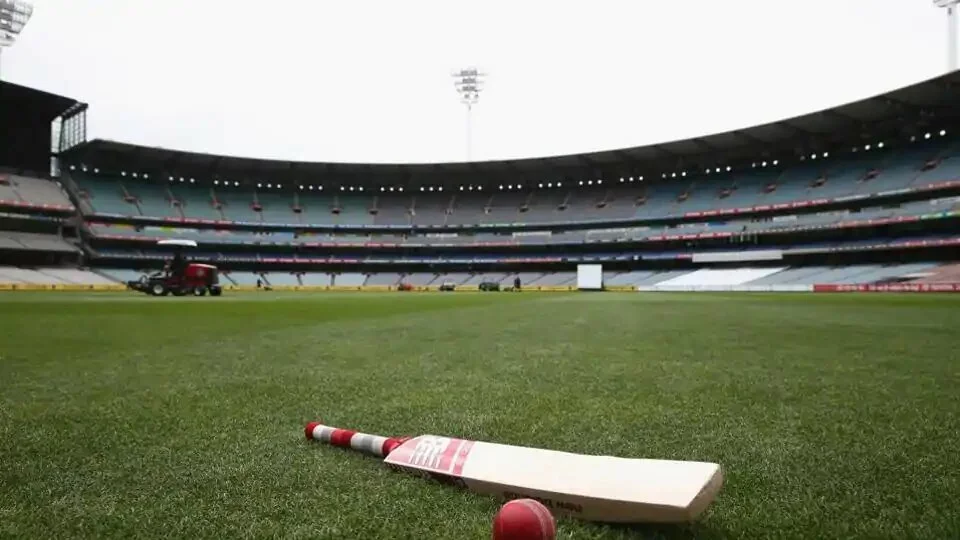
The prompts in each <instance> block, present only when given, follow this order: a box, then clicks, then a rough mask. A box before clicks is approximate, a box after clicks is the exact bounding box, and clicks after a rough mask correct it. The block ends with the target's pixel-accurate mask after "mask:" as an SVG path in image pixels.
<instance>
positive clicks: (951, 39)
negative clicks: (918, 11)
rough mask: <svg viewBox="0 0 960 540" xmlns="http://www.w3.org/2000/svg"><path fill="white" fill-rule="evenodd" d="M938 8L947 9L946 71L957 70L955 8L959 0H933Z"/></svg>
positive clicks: (958, 4) (959, 3)
mask: <svg viewBox="0 0 960 540" xmlns="http://www.w3.org/2000/svg"><path fill="white" fill-rule="evenodd" d="M933 3H934V4H936V6H937V7H939V8H946V9H947V71H948V72H953V71H956V70H957V9H958V6H960V0H933Z"/></svg>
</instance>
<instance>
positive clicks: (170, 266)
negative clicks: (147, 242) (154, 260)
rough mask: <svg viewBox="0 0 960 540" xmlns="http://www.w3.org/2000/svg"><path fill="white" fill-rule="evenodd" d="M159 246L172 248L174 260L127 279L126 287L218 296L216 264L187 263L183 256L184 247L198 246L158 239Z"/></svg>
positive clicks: (155, 293) (159, 292) (155, 292)
mask: <svg viewBox="0 0 960 540" xmlns="http://www.w3.org/2000/svg"><path fill="white" fill-rule="evenodd" d="M157 245H159V246H172V247H174V248H175V251H174V256H173V260H171V261H169V262H168V263H167V264H166V265H165V266H164V269H163V270H161V271H159V272H154V273H153V274H150V275H143V276H140V279H138V280H132V281H128V282H127V288H128V289H132V290H135V291H139V292H142V293H146V294H150V295H153V296H166V295H168V294H173V295H174V296H185V295H188V294H192V295H194V296H203V295H205V294H207V293H210V296H220V295H221V294H223V289H222V288H221V287H220V272H219V271H218V270H217V267H216V266H213V265H210V264H201V263H195V262H187V261H186V260H185V259H184V258H183V252H182V251H183V250H182V248H184V247H197V243H196V242H194V241H193V240H160V241H159V242H157Z"/></svg>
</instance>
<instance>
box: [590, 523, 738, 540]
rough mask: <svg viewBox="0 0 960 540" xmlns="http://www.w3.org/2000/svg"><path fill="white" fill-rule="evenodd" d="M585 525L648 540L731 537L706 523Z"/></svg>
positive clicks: (608, 533) (604, 535) (603, 534)
mask: <svg viewBox="0 0 960 540" xmlns="http://www.w3.org/2000/svg"><path fill="white" fill-rule="evenodd" d="M583 526H584V527H586V528H588V529H591V530H594V531H596V532H597V533H600V534H601V536H603V537H607V536H608V535H609V536H611V537H614V538H643V539H646V540H693V539H696V540H719V539H721V538H729V537H730V536H729V535H728V534H725V533H724V532H723V531H720V530H718V529H715V528H713V527H710V526H709V525H706V524H704V523H699V522H698V523H689V524H676V525H673V524H657V525H653V524H630V525H626V524H624V525H621V524H614V523H609V524H598V523H590V524H584V525H583Z"/></svg>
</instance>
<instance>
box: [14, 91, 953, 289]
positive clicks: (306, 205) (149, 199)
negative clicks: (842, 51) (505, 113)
mask: <svg viewBox="0 0 960 540" xmlns="http://www.w3.org/2000/svg"><path fill="white" fill-rule="evenodd" d="M954 79H956V80H954ZM956 83H960V77H958V76H957V75H955V74H954V75H950V76H946V79H943V78H941V79H939V80H937V81H933V82H927V83H920V84H919V85H915V88H914V87H909V88H907V89H901V90H898V91H895V92H892V93H890V94H889V95H890V96H893V97H892V98H891V99H893V98H895V99H897V100H898V102H900V103H905V104H908V105H905V106H906V107H907V109H905V110H902V111H900V113H898V116H897V117H896V118H894V119H891V117H890V116H889V114H890V113H889V112H888V111H885V110H883V109H882V108H878V107H876V103H874V102H873V101H871V100H865V101H863V102H860V103H859V104H854V105H850V106H843V107H840V108H836V109H835V111H840V112H839V113H838V114H835V115H818V114H816V113H815V114H813V115H808V116H805V117H798V118H794V119H787V120H783V121H781V122H778V123H774V124H771V125H767V126H757V127H755V128H748V129H746V130H741V131H740V132H734V133H727V134H716V135H708V136H705V137H703V138H701V139H699V141H700V142H699V143H691V141H679V142H676V143H664V144H663V145H657V146H656V147H641V148H634V149H621V150H617V151H611V152H599V153H593V154H584V155H581V156H561V157H558V158H543V159H534V160H518V161H515V162H489V163H487V162H484V163H471V164H438V165H429V164H428V165H411V166H406V165H382V166H381V165H368V164H329V163H328V164H310V163H297V164H291V163H284V162H268V161H261V160H255V159H241V158H230V157H226V156H209V155H204V154H193V153H187V152H177V151H170V150H164V149H155V148H146V147H139V146H135V145H128V144H123V143H115V142H112V141H90V142H81V143H80V144H77V145H75V147H73V148H70V149H67V150H66V151H64V152H63V153H62V156H61V159H62V160H63V165H64V166H63V167H61V170H62V171H63V175H62V177H60V178H59V179H58V180H57V181H51V180H50V179H48V178H42V176H43V175H42V174H36V173H23V172H19V171H14V172H11V173H2V172H0V206H3V207H4V209H11V208H13V209H15V210H16V212H17V216H16V218H15V219H14V218H13V217H7V218H5V217H3V215H2V212H3V210H0V257H4V258H3V259H2V260H0V264H4V265H5V266H4V268H7V269H12V270H10V271H11V272H12V273H8V274H3V275H0V284H3V280H4V279H10V280H17V281H18V282H21V283H22V282H23V281H22V278H25V277H26V276H31V277H30V279H33V280H46V281H43V283H50V284H54V283H63V284H78V283H81V282H83V283H86V284H90V285H96V284H103V283H104V282H105V281H106V282H109V283H123V282H125V281H127V280H129V279H136V278H137V277H139V276H140V273H141V271H154V270H156V269H157V268H159V267H160V265H161V264H162V263H163V261H164V259H165V257H167V256H168V255H169V254H167V253H165V252H163V251H162V250H159V249H158V248H157V245H156V241H157V240H159V239H163V238H185V239H194V240H196V241H197V242H198V243H199V244H200V248H199V249H198V250H197V251H196V252H195V253H192V254H191V256H192V257H195V258H197V259H198V260H203V261H207V262H212V263H214V264H217V265H218V266H220V267H221V269H222V270H223V272H222V280H223V283H224V285H226V286H228V287H229V286H240V287H250V286H253V285H255V284H256V282H257V280H258V279H259V280H261V282H262V283H263V284H265V285H269V286H271V287H281V288H282V287H299V286H307V287H317V286H319V287H330V286H332V287H347V288H355V287H360V286H365V285H366V286H375V287H393V286H396V285H398V284H400V283H405V284H411V285H414V286H418V287H422V286H430V287H436V286H438V285H440V284H441V283H445V282H452V283H454V284H455V285H457V286H458V287H463V288H467V289H469V288H474V287H476V286H477V285H479V284H480V283H483V282H490V281H492V282H497V283H500V285H501V288H504V287H511V286H512V284H513V279H514V278H515V277H517V276H518V275H519V277H520V279H521V282H522V286H523V287H524V288H534V289H535V288H539V287H544V288H551V287H556V288H570V287H575V284H576V274H575V272H574V271H575V266H576V264H577V263H578V262H602V263H603V264H604V270H605V272H604V277H605V281H606V284H607V285H608V286H610V287H627V288H634V287H662V288H665V289H668V288H671V287H678V288H683V287H694V288H696V287H705V288H710V287H738V286H750V287H753V286H760V287H763V286H781V285H790V286H793V285H796V286H809V285H816V284H838V285H839V284H863V283H883V282H900V281H908V280H923V279H929V280H951V279H956V275H957V272H956V271H955V270H951V269H950V268H951V267H950V266H942V265H943V264H947V265H949V264H951V263H955V262H956V259H957V258H958V257H957V250H956V246H958V245H960V226H958V225H960V136H958V134H954V133H950V134H948V133H947V131H946V129H932V128H930V127H929V126H930V125H932V124H939V125H941V126H946V127H950V126H953V125H956V122H954V121H953V120H955V119H960V105H958V104H957V100H956V98H955V96H953V95H949V93H948V92H944V91H943V89H944V88H949V87H950V85H952V84H956ZM0 84H2V83H0ZM925 85H926V86H925ZM914 102H917V103H918V106H917V108H915V109H914V108H910V107H911V105H909V104H911V103H914ZM920 102H922V103H920ZM931 103H934V104H937V103H939V105H938V107H939V108H938V109H937V111H938V113H937V114H941V115H947V114H949V115H953V116H943V117H936V118H931V117H930V116H929V115H927V114H926V113H925V112H924V111H926V110H927V108H929V106H930V104H931ZM844 114H853V115H855V116H857V117H858V118H861V117H862V121H860V122H858V123H857V125H856V126H855V129H854V126H852V125H849V124H844V123H842V122H839V120H838V118H841V117H843V115H844ZM864 115H865V116H864ZM911 115H913V116H911ZM784 126H787V127H788V129H785V130H784V129H783V127H784ZM811 126H813V127H812V129H809V130H807V131H808V132H809V133H829V136H826V135H824V136H816V137H812V138H810V137H807V138H802V140H801V139H797V138H796V137H795V135H796V134H797V133H800V132H804V129H805V128H807V127H811ZM917 126H920V127H917ZM742 133H746V134H751V133H752V134H754V135H755V137H754V139H761V140H765V141H767V143H765V144H764V145H763V147H762V148H759V147H757V145H756V143H755V142H754V141H753V140H751V139H750V138H749V137H744V136H743V135H742ZM881 143H882V144H881ZM808 146H809V147H808ZM761 156H762V157H761ZM678 162H682V163H686V165H684V166H680V165H678ZM587 164H592V165H590V166H587ZM698 164H699V165H698ZM0 165H2V163H0ZM221 167H222V168H223V169H222V170H221ZM180 169H183V170H180ZM294 169H295V170H296V175H295V176H296V177H295V178H290V177H289V176H286V175H287V174H288V173H289V172H290V171H293V170H294ZM641 169H642V170H644V171H645V173H644V174H641V173H640V171H641ZM130 171H141V172H138V173H133V172H130ZM142 171H148V172H149V174H147V173H145V172H142ZM225 177H230V178H234V179H235V180H232V181H229V182H228V181H223V180H222V178H225ZM250 178H257V180H255V181H253V180H250ZM346 178H349V179H350V182H349V183H343V179H346ZM25 205H26V206H25ZM28 207H29V208H28ZM44 209H46V210H50V209H55V210H57V212H59V213H56V212H54V213H51V212H48V211H46V210H44ZM54 214H56V215H54ZM376 227H379V229H377V228H376ZM75 238H79V239H81V240H82V243H81V242H78V241H77V240H74V239H75ZM25 253H33V254H35V255H36V257H34V258H33V259H30V260H29V261H27V260H22V259H21V258H22V257H26V256H27V255H24V254H25ZM58 254H59V255H62V256H63V257H68V256H72V257H74V259H75V264H76V265H80V264H84V265H86V264H92V265H94V266H96V267H102V268H104V271H103V273H102V274H98V273H96V272H93V273H91V272H89V271H87V270H78V271H77V272H78V273H77V274H69V273H63V272H52V273H51V272H45V271H42V270H39V269H44V268H64V267H65V265H68V264H69V263H67V262H66V261H65V260H58V259H56V258H54V259H49V260H48V259H47V258H49V257H51V256H56V255H58ZM761 260H762V261H763V263H760V262H759V261H761ZM81 261H82V262H81ZM731 261H732V262H731ZM721 263H722V266H717V264H721ZM31 272H32V273H31ZM3 276H8V277H6V278H4V277H3ZM11 283H13V282H12V281H11Z"/></svg>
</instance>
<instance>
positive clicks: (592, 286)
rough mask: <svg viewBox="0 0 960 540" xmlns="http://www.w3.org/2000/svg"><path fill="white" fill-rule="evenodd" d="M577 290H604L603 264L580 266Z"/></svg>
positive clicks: (578, 267)
mask: <svg viewBox="0 0 960 540" xmlns="http://www.w3.org/2000/svg"><path fill="white" fill-rule="evenodd" d="M577 288H578V289H588V290H600V289H602V288H603V265H601V264H578V265H577Z"/></svg>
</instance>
